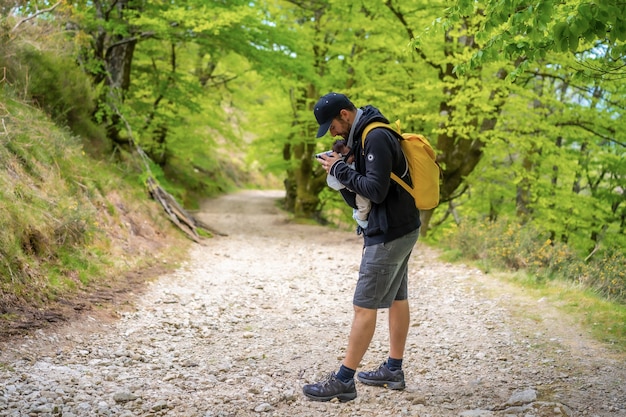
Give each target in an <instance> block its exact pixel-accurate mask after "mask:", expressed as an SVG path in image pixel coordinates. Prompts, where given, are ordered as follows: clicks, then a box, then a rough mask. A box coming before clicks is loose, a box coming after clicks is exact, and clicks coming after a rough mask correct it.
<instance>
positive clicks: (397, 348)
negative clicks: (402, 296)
mask: <svg viewBox="0 0 626 417" xmlns="http://www.w3.org/2000/svg"><path fill="white" fill-rule="evenodd" d="M410 321H411V313H410V310H409V301H408V300H396V301H394V302H393V303H392V304H391V308H389V357H390V358H394V359H402V358H403V356H404V349H405V346H406V339H407V337H408V334H409V324H410Z"/></svg>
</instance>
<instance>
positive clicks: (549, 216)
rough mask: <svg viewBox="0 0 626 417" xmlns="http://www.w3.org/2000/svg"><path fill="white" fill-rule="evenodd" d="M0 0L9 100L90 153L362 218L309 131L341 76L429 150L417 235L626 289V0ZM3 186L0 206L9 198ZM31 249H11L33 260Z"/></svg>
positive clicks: (186, 188)
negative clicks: (40, 114)
mask: <svg viewBox="0 0 626 417" xmlns="http://www.w3.org/2000/svg"><path fill="white" fill-rule="evenodd" d="M0 8H1V9H2V10H0V34H1V40H0V70H1V71H2V72H1V73H0V78H1V80H0V83H1V85H2V90H0V94H2V96H1V97H2V98H1V100H0V102H2V103H4V104H3V107H6V103H7V102H8V101H10V100H16V99H20V100H23V101H26V102H28V103H30V104H32V105H33V106H36V107H37V108H40V109H42V110H43V111H44V112H45V113H46V114H48V115H49V116H50V117H51V118H52V119H53V120H54V121H55V123H57V124H58V125H59V126H64V127H66V128H67V129H68V130H69V131H70V132H71V134H72V135H74V136H75V137H77V138H80V140H81V143H82V148H83V149H84V151H85V152H86V153H87V154H88V155H89V156H90V157H91V158H95V159H97V160H101V161H106V162H107V163H111V164H118V163H120V161H124V160H126V159H127V158H129V155H137V154H139V155H141V157H142V158H143V159H142V160H143V161H144V164H143V165H140V168H138V169H139V170H140V171H141V173H140V174H138V178H140V180H141V181H146V180H147V178H148V177H153V178H154V179H155V181H157V182H158V183H159V184H160V185H161V186H162V187H163V188H165V189H167V190H168V192H169V193H171V194H172V195H173V196H175V197H176V198H177V199H178V201H179V202H180V203H181V204H182V205H183V206H184V207H186V208H189V209H193V208H194V207H196V206H197V204H198V202H199V201H200V200H201V199H203V198H206V197H208V196H212V195H217V194H220V193H224V192H228V191H229V190H232V189H234V188H236V187H282V188H284V190H285V191H286V198H285V200H284V202H283V205H284V209H286V210H287V211H289V212H290V213H292V215H293V217H294V218H296V219H301V220H302V221H316V222H321V223H324V224H332V225H335V226H337V227H352V225H351V223H350V219H351V218H350V213H348V212H346V210H345V207H344V205H343V204H342V202H341V201H340V197H339V196H338V193H336V192H334V191H332V190H330V189H329V188H328V187H327V185H326V177H325V172H324V171H323V169H321V167H320V166H319V164H317V163H316V162H315V160H314V158H313V156H314V154H315V153H317V152H321V151H324V150H327V149H330V146H331V144H332V140H333V138H331V137H329V136H328V135H327V136H325V137H323V138H320V139H319V140H317V139H316V138H315V136H316V132H317V123H316V121H315V118H314V117H313V112H312V109H313V105H314V104H315V102H316V101H317V100H318V99H319V97H320V96H322V95H324V94H326V93H328V92H330V91H338V92H341V93H344V94H346V95H348V97H350V98H351V100H352V101H353V102H354V103H355V104H357V106H363V105H366V104H372V105H374V106H376V107H378V108H379V109H380V110H381V111H382V112H383V114H385V115H386V117H387V118H388V119H389V120H392V121H395V120H399V121H400V122H401V126H402V128H403V130H404V131H407V132H419V133H421V134H423V135H425V136H426V137H427V138H429V140H430V142H431V144H432V145H433V147H434V148H435V150H436V153H437V161H438V163H439V164H440V166H441V167H442V171H443V175H442V181H441V196H440V204H439V206H438V207H437V208H435V209H434V210H430V211H425V212H423V213H422V219H423V228H422V236H423V239H426V240H427V241H428V242H432V243H433V244H438V245H442V246H445V247H447V248H449V249H450V250H453V251H456V252H457V253H458V256H459V257H461V256H462V257H465V258H470V259H472V260H475V261H477V262H478V263H479V264H480V265H482V267H483V268H484V269H485V270H489V269H490V268H506V269H511V270H528V271H530V272H532V273H533V274H534V275H533V276H534V277H535V279H536V280H537V281H539V282H540V281H542V280H550V279H553V278H555V277H559V278H564V279H566V280H568V281H570V282H572V283H575V284H577V285H582V286H584V287H587V288H589V289H591V290H592V291H594V292H596V293H598V294H601V295H602V296H603V297H606V298H608V299H611V300H616V301H618V302H621V303H624V302H626V254H625V250H624V248H625V247H626V194H625V187H626V133H625V131H626V120H625V119H626V91H625V90H626V83H625V82H624V81H625V79H626V4H625V3H624V1H623V0H561V1H555V0H477V1H469V0H456V1H440V0H435V1H425V0H360V1H351V2H346V1H338V0H291V1H288V0H266V1H255V0H252V1H242V0H229V1H221V0H171V1H167V2H165V1H159V0H90V1H70V0H61V1H58V2H54V1H43V0H39V1H22V0H13V1H9V0H3V1H1V2H0ZM3 117H4V116H3ZM622 126H623V127H624V128H622ZM3 127H4V130H5V133H6V132H7V128H6V125H5V124H4V119H3ZM5 137H6V136H5ZM0 143H2V145H3V146H4V147H7V148H10V140H4V139H3V140H2V142H0ZM13 153H15V151H13ZM4 188H5V190H3V191H2V193H3V194H1V195H0V201H1V200H6V199H10V198H12V197H11V190H8V189H7V188H6V187H4ZM23 248H24V245H19V244H16V245H14V248H13V249H11V250H12V251H13V252H12V253H8V251H9V249H8V248H6V247H5V249H0V253H2V251H4V253H3V255H4V256H3V258H4V259H20V258H23V257H24V256H25V255H24V254H23V253H22V252H23ZM7 262H10V261H7ZM7 265H8V266H7ZM2 267H3V269H4V270H9V269H10V264H6V262H5V265H3V266H2ZM18 269H19V268H14V269H13V270H18Z"/></svg>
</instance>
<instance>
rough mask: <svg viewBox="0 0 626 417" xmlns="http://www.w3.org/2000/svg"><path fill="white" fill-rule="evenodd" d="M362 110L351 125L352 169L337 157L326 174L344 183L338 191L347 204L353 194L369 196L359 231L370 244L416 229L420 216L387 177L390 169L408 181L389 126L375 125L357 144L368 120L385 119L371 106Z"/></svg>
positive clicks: (400, 153)
mask: <svg viewBox="0 0 626 417" xmlns="http://www.w3.org/2000/svg"><path fill="white" fill-rule="evenodd" d="M362 110H363V114H362V115H361V117H360V118H359V120H358V121H357V123H356V125H355V126H353V129H354V135H353V138H354V143H353V152H354V156H355V160H354V161H355V169H352V168H350V167H349V166H348V165H347V164H346V163H345V162H343V161H338V162H336V163H335V164H333V166H332V167H331V169H330V175H333V176H334V177H335V178H337V180H338V181H339V182H340V183H342V184H343V185H345V186H346V188H344V189H342V190H340V192H341V195H342V196H343V198H344V200H345V201H346V203H348V205H350V207H352V208H356V201H355V197H356V194H360V195H362V196H363V197H365V198H368V199H370V201H371V204H372V209H371V211H370V213H369V217H368V219H367V220H368V225H367V229H365V230H364V231H363V235H364V245H365V246H370V245H375V244H378V243H386V242H390V241H392V240H395V239H397V238H399V237H401V236H404V235H406V234H407V233H409V232H412V231H414V230H416V229H417V228H419V227H420V218H419V211H418V209H417V208H416V207H415V201H414V200H413V197H412V196H411V195H410V194H409V193H408V192H406V191H405V190H404V189H403V188H402V187H401V186H400V185H399V184H397V183H396V182H395V181H393V180H391V177H390V174H391V171H393V172H395V173H396V174H397V175H398V176H399V177H401V178H402V179H403V180H405V181H407V182H408V183H409V184H410V177H409V175H408V170H407V167H406V159H405V158H404V154H403V153H402V148H401V147H400V142H399V140H398V138H397V136H396V135H394V133H393V132H391V131H390V130H389V129H385V128H375V129H372V130H371V131H370V132H369V133H368V134H367V137H366V140H365V148H364V149H363V147H362V146H361V135H362V134H363V131H364V130H365V127H366V126H367V125H368V124H370V123H372V122H383V123H389V121H388V120H387V119H386V118H385V117H384V116H383V115H382V113H380V111H379V110H378V109H377V108H375V107H373V106H365V107H363V108H362ZM405 173H406V174H405ZM403 174H405V175H404V176H403Z"/></svg>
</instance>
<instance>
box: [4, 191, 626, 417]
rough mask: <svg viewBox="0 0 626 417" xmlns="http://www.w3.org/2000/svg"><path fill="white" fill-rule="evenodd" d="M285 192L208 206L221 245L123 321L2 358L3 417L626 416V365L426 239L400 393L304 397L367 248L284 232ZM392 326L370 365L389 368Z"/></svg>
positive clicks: (335, 346)
mask: <svg viewBox="0 0 626 417" xmlns="http://www.w3.org/2000/svg"><path fill="white" fill-rule="evenodd" d="M280 196H281V193H279V192H272V191H270V192H268V191H246V192H240V193H236V194H232V195H228V196H225V197H223V198H220V199H217V200H213V201H209V202H207V203H206V205H205V206H204V207H203V210H202V212H201V214H200V215H199V217H200V218H201V219H202V220H203V221H205V222H206V223H208V224H210V225H212V226H213V227H215V228H216V229H217V230H219V231H222V232H224V233H226V234H227V236H219V237H215V238H213V239H209V240H207V241H206V242H205V243H203V244H202V245H196V246H194V248H193V249H192V251H191V254H190V259H189V261H188V262H187V263H186V264H184V265H183V266H182V267H181V268H179V269H178V270H177V271H176V272H174V273H172V274H169V275H166V276H162V277H160V278H159V279H158V280H157V281H155V282H153V283H151V284H150V286H149V288H148V290H147V291H146V292H145V293H144V294H142V295H141V297H140V298H139V299H138V300H137V301H136V305H135V306H134V308H133V309H132V311H126V312H120V315H121V317H120V319H119V320H114V321H109V322H100V321H99V320H95V319H92V318H90V317H87V318H86V319H85V320H84V321H81V322H77V323H72V324H70V325H68V326H66V327H64V328H61V329H57V330H55V331H54V332H44V331H39V332H38V333H37V334H35V335H34V336H31V337H26V338H21V339H15V341H14V342H13V343H11V344H7V345H4V346H0V348H1V351H0V416H63V417H72V416H124V417H130V416H189V417H194V416H203V417H209V416H224V417H225V416H290V417H295V416H388V415H389V416H421V417H426V416H433V417H445V416H463V417H483V416H524V417H533V416H537V417H539V416H618V417H619V416H626V389H625V388H624V387H625V386H626V364H625V363H626V361H625V360H624V359H625V358H624V356H619V355H617V354H614V353H611V352H610V351H608V350H607V349H605V348H604V347H603V346H600V345H599V344H597V343H594V342H592V341H591V340H590V339H589V338H588V337H587V336H586V335H585V334H584V332H582V331H581V330H579V329H578V328H577V327H576V326H575V325H574V324H573V323H570V322H569V321H568V318H567V317H563V316H562V315H559V314H558V313H557V312H556V311H555V310H554V309H553V308H552V307H551V306H550V305H549V303H547V302H546V301H545V300H535V299H532V298H530V297H529V296H527V295H525V294H524V293H523V292H522V291H521V290H519V289H516V288H513V287H510V286H508V285H506V284H503V283H501V282H497V281H494V280H493V279H492V278H491V277H489V276H485V275H484V274H482V273H481V272H480V271H478V270H476V269H473V268H470V267H467V266H465V265H452V264H447V263H444V262H441V261H438V260H437V259H436V253H435V252H434V251H433V250H432V249H430V248H428V247H425V246H423V245H422V244H420V243H419V242H418V244H417V246H416V248H415V250H414V254H413V258H412V264H411V266H410V291H411V294H410V296H411V308H412V327H411V330H410V334H409V341H408V346H407V353H406V356H405V374H406V378H407V389H406V390H405V391H402V392H397V391H388V390H385V389H381V388H376V387H367V386H364V385H362V384H357V391H358V397H357V399H356V400H354V401H351V402H348V403H343V404H342V403H338V402H329V403H317V402H311V401H308V400H307V399H306V398H304V397H303V395H302V393H301V387H302V385H303V384H305V383H308V382H311V381H314V380H317V379H319V378H321V377H323V376H324V374H325V373H327V372H330V371H336V369H337V368H338V366H339V363H340V361H341V357H342V354H343V351H344V348H345V346H346V342H347V335H348V331H349V326H350V322H351V316H352V306H351V300H352V290H353V285H354V282H355V279H356V276H357V268H358V263H359V259H360V250H361V238H360V237H358V236H356V235H354V234H353V233H349V232H340V231H335V230H329V229H327V228H323V227H318V226H311V225H297V224H292V223H289V222H288V221H287V218H286V217H285V216H284V215H283V214H282V213H281V212H280V211H279V210H278V209H276V208H275V203H274V202H275V200H276V199H277V198H279V197H280ZM386 319H387V314H386V311H381V312H380V314H379V324H378V329H377V332H376V334H375V336H374V340H373V342H372V345H371V346H370V350H369V351H368V353H367V354H366V356H365V358H364V360H363V363H362V366H363V368H374V367H377V366H378V365H379V364H380V362H381V361H382V360H384V359H385V358H386V354H387V348H386V347H387V325H386Z"/></svg>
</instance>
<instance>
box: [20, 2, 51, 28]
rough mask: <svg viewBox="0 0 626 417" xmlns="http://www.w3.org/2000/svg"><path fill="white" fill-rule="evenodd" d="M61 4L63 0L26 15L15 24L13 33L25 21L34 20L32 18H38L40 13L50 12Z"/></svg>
mask: <svg viewBox="0 0 626 417" xmlns="http://www.w3.org/2000/svg"><path fill="white" fill-rule="evenodd" d="M59 4H61V1H58V2H57V3H56V4H55V5H53V6H51V7H48V8H47V9H43V10H39V11H38V12H36V13H34V14H33V15H31V16H28V17H25V18H23V19H21V20H20V21H19V22H17V24H16V25H15V26H13V29H11V33H13V32H15V31H16V30H17V28H18V27H20V25H22V24H23V23H26V22H28V21H29V20H32V19H34V18H36V17H37V16H39V15H40V14H44V13H49V12H51V11H53V10H54V9H56V8H57V6H58V5H59Z"/></svg>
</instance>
